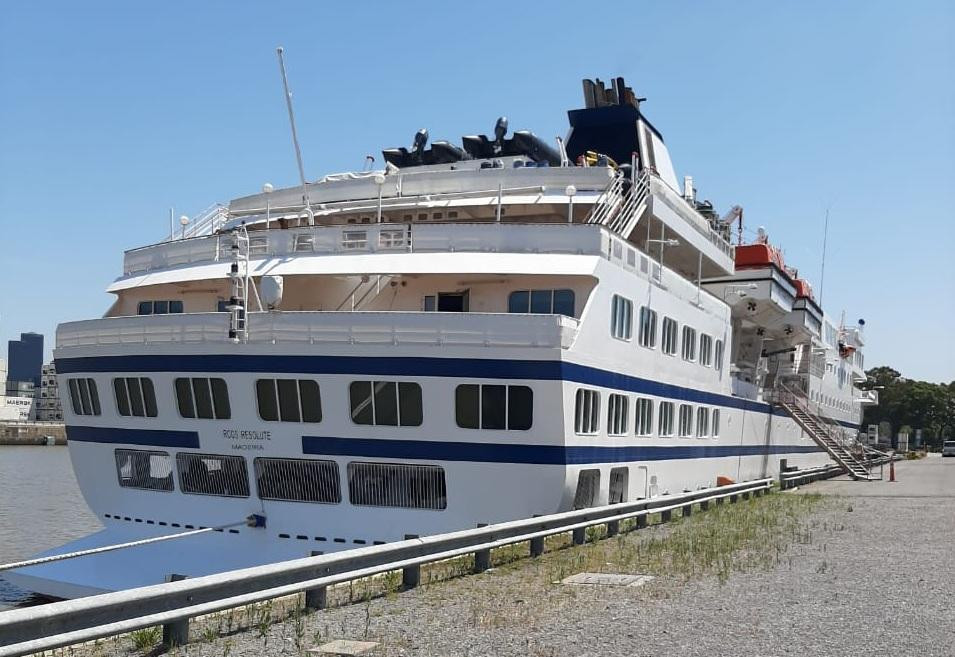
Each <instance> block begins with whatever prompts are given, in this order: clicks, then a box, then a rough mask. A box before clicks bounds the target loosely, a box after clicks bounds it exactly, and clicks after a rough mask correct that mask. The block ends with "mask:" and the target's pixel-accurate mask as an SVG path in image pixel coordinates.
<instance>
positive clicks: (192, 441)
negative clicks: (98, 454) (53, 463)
mask: <svg viewBox="0 0 955 657" xmlns="http://www.w3.org/2000/svg"><path fill="white" fill-rule="evenodd" d="M66 438H67V440H71V441H73V442H79V443H111V444H116V445H139V446H141V447H183V448H187V449H199V433H198V432H196V431H160V430H156V429H148V430H147V429H120V428H117V427H81V426H75V425H68V426H67V427H66Z"/></svg>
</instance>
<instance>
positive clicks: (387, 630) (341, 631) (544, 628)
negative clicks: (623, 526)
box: [104, 459, 955, 657]
mask: <svg viewBox="0 0 955 657" xmlns="http://www.w3.org/2000/svg"><path fill="white" fill-rule="evenodd" d="M949 461H955V460H949ZM940 462H941V459H936V460H935V461H934V462H932V463H928V464H926V465H928V466H929V467H931V468H932V470H933V472H935V468H937V467H939V463H940ZM950 465H951V466H952V467H949V468H946V470H945V471H938V472H941V473H942V475H943V476H944V479H946V480H948V481H949V482H950V483H948V484H947V486H946V492H951V494H950V495H947V496H946V494H942V495H941V496H934V495H933V496H931V497H926V496H921V497H915V496H912V495H903V496H901V497H874V496H862V497H856V496H852V497H850V496H843V495H838V496H835V495H834V496H829V497H826V498H825V501H824V502H823V503H821V504H819V505H817V506H816V507H815V511H814V512H813V513H812V515H811V516H809V517H807V518H805V519H804V520H803V521H801V522H802V525H801V527H802V529H801V530H800V531H798V532H797V531H795V530H794V531H793V536H792V537H791V541H790V544H789V545H788V547H787V549H786V550H785V551H784V552H782V553H781V555H780V556H779V557H778V559H777V562H776V564H775V565H774V566H772V567H770V568H768V569H767V568H760V567H758V566H757V567H754V569H752V570H747V571H745V572H738V573H734V574H732V575H730V577H729V579H727V580H726V581H724V582H722V583H721V582H720V581H719V580H718V579H717V578H716V577H714V576H704V577H702V578H699V577H697V578H691V579H690V580H689V581H685V580H683V579H677V578H668V577H658V578H657V580H655V581H654V582H653V583H651V584H650V585H647V586H645V587H640V588H624V587H608V586H566V585H556V584H554V583H552V582H551V581H549V580H550V579H551V578H552V576H553V566H554V563H553V561H552V560H553V559H564V560H567V559H568V555H573V551H570V550H562V551H558V552H556V553H553V554H551V553H549V554H548V555H545V557H543V558H542V559H540V560H534V561H530V560H523V561H521V562H519V566H518V565H513V566H505V567H502V568H498V569H495V570H494V571H491V572H489V573H486V574H483V575H480V576H471V577H465V578H460V579H455V580H449V581H445V582H439V583H433V584H429V585H427V586H423V587H421V588H419V589H417V590H415V591H410V592H405V593H401V594H400V595H391V596H387V597H383V598H378V599H374V600H371V601H370V602H365V603H357V604H354V605H351V606H347V607H342V608H338V609H331V610H326V611H322V612H317V613H314V614H310V615H308V616H306V617H302V618H300V619H299V620H298V621H297V623H296V622H295V621H293V620H288V621H285V622H281V623H276V624H274V625H271V626H269V627H265V626H263V627H262V628H261V629H260V628H258V627H253V628H252V629H251V630H249V631H246V632H242V633H236V634H233V635H231V636H225V637H219V638H215V639H212V637H211V636H210V637H209V638H210V639H212V640H210V641H205V642H202V643H196V644H191V645H190V646H188V647H187V648H183V649H180V650H179V651H178V654H179V655H185V654H188V655H197V656H199V655H201V656H210V657H211V656H214V655H221V656H240V657H251V656H253V655H272V654H276V655H278V654H289V655H296V654H301V653H300V651H301V650H302V649H307V648H310V647H313V646H316V645H319V644H320V643H322V642H324V641H327V640H331V639H339V638H346V639H354V640H371V641H379V642H380V645H379V647H378V648H376V649H375V650H373V651H372V652H371V653H366V654H368V655H374V656H377V655H422V656H431V655H439V656H441V655H443V656H449V657H450V656H470V657H478V656H485V655H486V656H499V655H539V656H542V657H551V656H553V657H565V656H566V657H579V656H584V655H601V656H607V655H621V656H623V655H626V656H628V657H629V656H634V655H639V656H651V655H652V656H654V657H664V656H670V655H673V656H677V655H678V656H681V657H694V656H697V655H699V656H706V657H714V656H721V655H743V656H746V655H760V656H768V655H799V656H800V657H810V656H815V655H819V656H829V655H839V656H840V657H842V656H854V655H865V656H866V657H868V656H870V655H919V656H920V657H921V656H939V657H942V656H945V657H952V656H955V462H952V463H950ZM918 467H919V466H918V464H911V465H910V464H906V466H905V469H908V471H910V472H913V473H915V472H918V470H917V469H916V468H918ZM942 467H944V466H942ZM938 472H936V475H937V474H938ZM870 485H871V486H875V485H877V484H867V483H857V484H855V486H870ZM878 485H881V484H878ZM823 486H825V484H824V485H823ZM833 486H834V487H836V488H838V486H839V484H838V483H836V482H833ZM809 488H810V490H813V487H809ZM804 490H805V489H804ZM849 490H852V489H851V488H849ZM866 490H867V492H875V490H874V489H866ZM888 490H889V492H890V493H891V490H892V489H891V488H890V489H888ZM906 492H908V491H906ZM786 494H787V495H788V494H790V493H786ZM750 503H751V504H760V503H763V502H762V500H754V501H752V502H750ZM699 519H700V518H699V516H694V518H693V519H692V520H690V521H689V522H698V521H699ZM668 531H672V529H671V528H668V527H651V528H649V529H646V530H641V531H639V532H636V533H634V534H629V535H628V536H627V537H626V538H625V539H622V540H628V541H629V540H635V541H636V540H648V538H653V537H662V536H663V535H664V534H665V533H666V532H668ZM603 543H605V542H601V544H603ZM582 549H583V550H588V549H594V548H592V547H590V546H588V547H585V548H582ZM736 558H737V560H743V561H745V559H746V555H745V554H743V555H737V557H736ZM548 560H551V561H548ZM607 566H608V568H606V569H605V570H607V571H608V572H612V571H613V568H612V564H607ZM568 574H569V573H568ZM296 637H298V639H297V640H296ZM114 645H128V643H126V644H114ZM104 647H105V646H104ZM106 652H109V653H113V652H119V651H115V650H109V649H107V650H106ZM122 652H126V651H125V650H123V651H122Z"/></svg>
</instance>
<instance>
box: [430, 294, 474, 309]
mask: <svg viewBox="0 0 955 657" xmlns="http://www.w3.org/2000/svg"><path fill="white" fill-rule="evenodd" d="M469 296H470V295H469V294H468V292H467V291H466V290H465V291H464V292H438V312H442V313H466V312H467V311H468V302H469Z"/></svg>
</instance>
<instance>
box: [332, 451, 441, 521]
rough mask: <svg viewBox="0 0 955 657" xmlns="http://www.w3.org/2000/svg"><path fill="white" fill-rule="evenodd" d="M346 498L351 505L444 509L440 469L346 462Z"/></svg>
mask: <svg viewBox="0 0 955 657" xmlns="http://www.w3.org/2000/svg"><path fill="white" fill-rule="evenodd" d="M348 498H349V500H350V501H351V503H352V504H354V505H355V506H387V507H399V508H405V509H435V510H440V509H446V508H447V506H448V493H447V485H446V483H445V479H444V468H441V467H438V466H436V465H405V464H400V463H363V462H357V461H356V462H352V463H349V464H348Z"/></svg>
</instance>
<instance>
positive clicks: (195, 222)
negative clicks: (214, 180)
mask: <svg viewBox="0 0 955 657" xmlns="http://www.w3.org/2000/svg"><path fill="white" fill-rule="evenodd" d="M228 217H229V209H228V208H227V207H226V206H224V205H223V204H221V203H213V204H212V205H210V206H209V207H207V208H206V209H205V210H203V211H201V212H200V213H199V214H197V215H196V216H195V217H194V218H192V219H191V220H190V221H189V223H188V224H186V225H185V226H180V227H179V228H178V229H176V227H175V226H173V227H172V233H171V234H170V235H168V236H166V239H165V240H163V241H165V242H172V241H174V240H181V239H188V238H190V237H200V236H202V235H211V234H213V233H214V232H215V231H216V230H218V229H219V226H221V225H222V224H224V223H225V222H226V221H227V220H228Z"/></svg>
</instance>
